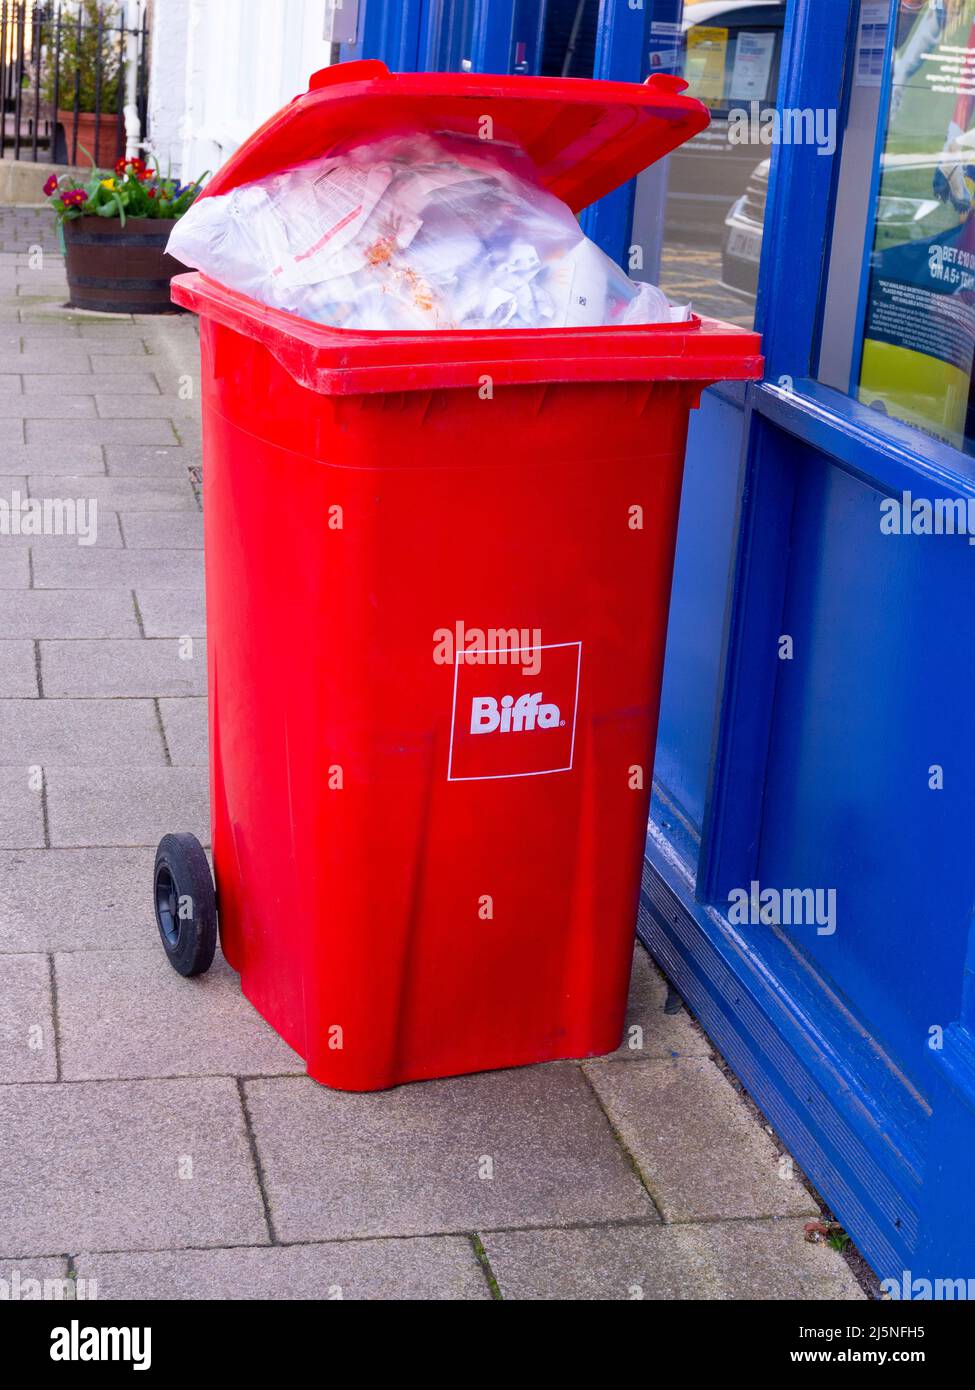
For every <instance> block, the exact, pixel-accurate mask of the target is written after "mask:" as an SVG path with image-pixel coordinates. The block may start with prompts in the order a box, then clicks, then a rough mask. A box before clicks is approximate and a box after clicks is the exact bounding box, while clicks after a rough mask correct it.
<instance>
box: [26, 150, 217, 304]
mask: <svg viewBox="0 0 975 1390" xmlns="http://www.w3.org/2000/svg"><path fill="white" fill-rule="evenodd" d="M202 183H203V180H202V179H196V180H195V181H194V182H193V183H180V182H179V181H178V180H177V179H172V178H162V177H161V176H160V175H159V173H158V172H157V171H156V170H155V169H150V168H148V167H147V165H146V164H145V163H144V161H143V160H141V159H128V160H127V159H124V158H123V159H120V160H119V161H118V163H117V164H116V166H115V171H114V173H106V172H105V170H103V169H92V171H91V174H90V175H89V177H88V178H87V179H86V180H82V179H80V178H79V177H77V176H76V175H73V174H62V175H61V176H60V177H58V175H56V174H52V175H51V177H50V178H49V179H48V180H47V182H46V183H45V185H44V192H45V194H46V195H47V196H48V198H50V200H51V206H52V208H53V209H54V214H55V216H56V218H57V221H58V227H59V229H60V233H61V241H62V246H63V247H64V255H65V266H66V269H67V273H68V291H69V294H68V303H69V304H70V305H71V306H72V307H73V308H77V309H96V310H100V311H101V312H103V313H104V312H108V313H115V314H163V313H172V312H174V308H175V306H174V305H173V304H172V303H171V301H170V298H169V282H170V280H171V279H172V277H173V276H174V275H178V274H179V273H180V271H182V270H185V269H186V267H185V266H184V265H182V264H181V263H180V262H179V261H177V260H174V258H173V257H172V256H167V255H166V242H167V241H168V240H169V233H170V231H171V229H172V225H173V222H174V221H175V220H176V218H178V217H182V215H183V213H184V212H185V211H186V209H187V208H188V207H189V206H190V204H191V203H192V202H193V200H194V198H195V197H196V196H197V194H198V193H199V192H200V188H201V186H202Z"/></svg>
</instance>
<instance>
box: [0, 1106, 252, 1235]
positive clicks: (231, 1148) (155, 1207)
mask: <svg viewBox="0 0 975 1390" xmlns="http://www.w3.org/2000/svg"><path fill="white" fill-rule="evenodd" d="M0 1151H2V1153H3V1156H4V1181H3V1183H2V1184H0V1252H3V1254H4V1256H5V1257H6V1258H8V1259H9V1258H11V1257H17V1258H20V1257H27V1256H32V1255H61V1254H70V1253H72V1252H75V1251H79V1250H88V1251H91V1252H97V1251H100V1250H141V1249H157V1250H158V1249H166V1248H169V1247H172V1246H186V1245H194V1246H203V1247H208V1246H217V1247H219V1246H226V1245H241V1244H242V1245H261V1244H266V1243H267V1239H268V1237H267V1228H266V1225H265V1222H264V1215H263V1210H262V1204H261V1198H260V1192H259V1189H258V1184H257V1179H256V1177H255V1172H254V1167H253V1163H252V1161H251V1153H250V1146H249V1144H248V1140H247V1134H246V1130H245V1127H244V1120H243V1114H242V1112H241V1107H240V1097H239V1094H238V1091H237V1087H236V1085H235V1083H234V1082H233V1081H230V1080H226V1079H205V1080H190V1081H183V1080H178V1081H173V1080H162V1081H109V1082H104V1081H102V1082H78V1083H73V1084H70V1085H63V1084H62V1085H58V1086H51V1085H38V1086H0Z"/></svg>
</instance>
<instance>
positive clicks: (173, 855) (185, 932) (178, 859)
mask: <svg viewBox="0 0 975 1390" xmlns="http://www.w3.org/2000/svg"><path fill="white" fill-rule="evenodd" d="M152 882H153V902H154V904H155V909H156V925H157V926H158V927H159V935H160V937H161V939H162V944H163V950H164V951H165V952H166V955H167V956H168V957H169V963H170V965H171V966H172V967H173V969H174V970H177V971H178V972H179V973H180V975H202V974H203V973H204V971H206V970H209V969H210V966H211V965H212V964H213V953H214V951H215V950H216V946H217V902H216V896H215V894H214V891H213V878H212V877H211V874H210V864H209V862H208V860H207V857H206V851H205V850H204V848H203V846H202V845H201V844H200V842H199V840H198V839H197V838H196V836H195V835H186V834H182V835H164V836H163V838H162V839H161V840H160V841H159V848H158V849H157V850H156V867H155V871H154V873H153V881H152Z"/></svg>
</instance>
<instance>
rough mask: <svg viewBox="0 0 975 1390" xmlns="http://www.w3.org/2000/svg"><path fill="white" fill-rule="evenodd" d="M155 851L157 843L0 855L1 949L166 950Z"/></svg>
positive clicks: (11, 852) (15, 851)
mask: <svg viewBox="0 0 975 1390" xmlns="http://www.w3.org/2000/svg"><path fill="white" fill-rule="evenodd" d="M155 853H156V850H155V845H153V846H152V847H151V848H147V849H35V850H0V951H89V950H104V948H105V947H106V946H108V945H111V946H113V947H118V948H119V949H123V948H127V947H144V946H148V945H150V944H151V945H153V946H155V947H156V948H157V949H159V950H161V947H160V945H159V933H158V931H157V929H156V924H155V919H154V917H153V911H152V869H153V863H154V860H155ZM66 890H67V891H66ZM79 904H84V910H83V911H79V910H78V905H79Z"/></svg>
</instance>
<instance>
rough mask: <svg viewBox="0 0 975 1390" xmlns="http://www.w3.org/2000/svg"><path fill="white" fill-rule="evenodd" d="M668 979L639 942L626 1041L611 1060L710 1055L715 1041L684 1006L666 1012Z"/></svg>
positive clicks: (628, 1006)
mask: <svg viewBox="0 0 975 1390" xmlns="http://www.w3.org/2000/svg"><path fill="white" fill-rule="evenodd" d="M666 1001H667V981H666V980H665V979H664V977H663V975H661V973H660V971H659V970H658V969H657V967H656V965H655V964H654V962H653V960H652V959H651V958H650V956H649V955H648V953H647V951H646V949H645V948H644V947H643V946H642V945H641V943H640V942H639V941H637V942H636V943H635V945H634V947H633V973H632V975H631V977H630V997H629V1003H628V1005H627V1010H626V1026H625V1028H624V1029H623V1041H622V1042H621V1043H620V1046H619V1047H618V1048H617V1050H616V1051H615V1052H611V1053H609V1054H608V1055H607V1057H605V1058H603V1057H594V1058H593V1059H592V1061H593V1062H602V1061H609V1060H628V1061H641V1060H645V1059H646V1058H648V1057H709V1056H710V1055H711V1053H712V1052H713V1051H714V1048H713V1046H712V1045H711V1043H709V1042H708V1040H707V1038H706V1037H705V1036H704V1034H703V1033H702V1032H701V1031H700V1029H699V1028H697V1027H696V1026H695V1025H694V1022H693V1020H692V1019H691V1017H690V1015H689V1014H688V1012H687V1010H686V1009H684V1008H683V1007H681V1008H680V1010H679V1011H678V1012H677V1013H673V1014H668V1013H664V1004H665V1003H666Z"/></svg>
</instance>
